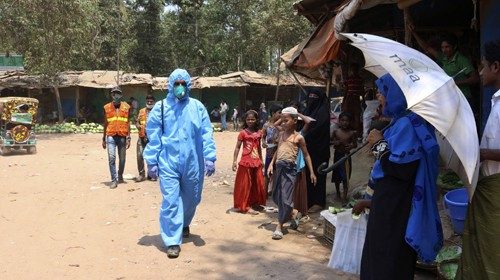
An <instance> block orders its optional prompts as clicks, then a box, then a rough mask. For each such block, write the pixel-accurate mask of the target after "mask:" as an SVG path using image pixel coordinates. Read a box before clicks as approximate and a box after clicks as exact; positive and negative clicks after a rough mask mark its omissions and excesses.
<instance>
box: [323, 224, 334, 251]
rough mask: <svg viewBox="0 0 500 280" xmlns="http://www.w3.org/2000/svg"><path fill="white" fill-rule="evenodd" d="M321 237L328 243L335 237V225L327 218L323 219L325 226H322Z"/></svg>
mask: <svg viewBox="0 0 500 280" xmlns="http://www.w3.org/2000/svg"><path fill="white" fill-rule="evenodd" d="M323 238H324V239H325V240H326V241H327V242H328V243H330V244H332V245H333V239H334V238H335V227H334V226H333V224H332V223H330V222H329V221H328V220H327V219H325V226H324V227H323Z"/></svg>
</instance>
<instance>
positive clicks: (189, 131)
mask: <svg viewBox="0 0 500 280" xmlns="http://www.w3.org/2000/svg"><path fill="white" fill-rule="evenodd" d="M190 89H191V77H190V76H189V74H188V72H187V71H186V70H184V69H176V70H174V71H173V72H172V74H170V77H169V79H168V88H167V97H166V98H165V99H163V100H161V101H158V102H156V104H155V106H154V107H153V109H152V110H151V112H150V113H149V115H148V119H147V122H146V132H147V135H148V139H149V143H148V145H147V146H146V148H145V149H144V159H145V160H146V162H147V164H148V170H149V171H148V175H149V176H150V177H151V178H153V179H155V178H159V181H160V189H161V193H162V196H163V202H162V205H161V208H160V231H161V238H162V239H163V242H164V243H165V245H166V246H167V256H168V257H169V258H176V257H178V256H179V252H180V244H181V243H182V238H183V237H184V238H187V237H189V234H190V232H189V225H190V224H191V221H192V220H193V216H194V213H195V211H196V206H197V205H198V204H199V203H200V200H201V192H202V189H203V178H204V175H207V176H211V175H212V174H213V173H214V172H215V165H214V162H215V160H216V157H215V143H214V140H213V135H212V133H213V130H212V124H211V123H210V119H209V116H208V113H207V110H206V108H205V106H204V105H203V104H202V103H201V102H200V101H198V100H196V99H193V98H190V97H189V92H190Z"/></svg>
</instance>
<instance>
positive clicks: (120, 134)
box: [102, 86, 130, 189]
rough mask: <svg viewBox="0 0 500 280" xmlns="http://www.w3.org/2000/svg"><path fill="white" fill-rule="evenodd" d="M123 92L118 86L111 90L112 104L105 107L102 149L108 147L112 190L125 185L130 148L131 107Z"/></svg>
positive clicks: (110, 186)
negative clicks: (126, 164) (126, 162)
mask: <svg viewBox="0 0 500 280" xmlns="http://www.w3.org/2000/svg"><path fill="white" fill-rule="evenodd" d="M122 97H123V94H122V91H121V89H120V88H119V87H118V86H116V87H114V88H113V89H111V98H112V99H113V101H112V102H110V103H108V104H106V105H104V134H103V136H102V148H103V149H106V147H108V161H109V171H110V173H111V184H110V185H109V188H110V189H114V188H116V187H117V186H118V183H125V181H124V180H123V170H124V169H125V156H126V149H128V148H129V147H130V122H129V114H130V106H129V105H128V104H127V102H122V101H121V100H122ZM117 148H118V176H117V174H116V149H117Z"/></svg>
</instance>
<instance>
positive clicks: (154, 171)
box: [148, 165, 158, 180]
mask: <svg viewBox="0 0 500 280" xmlns="http://www.w3.org/2000/svg"><path fill="white" fill-rule="evenodd" d="M148 176H149V178H151V179H152V180H157V179H158V165H148Z"/></svg>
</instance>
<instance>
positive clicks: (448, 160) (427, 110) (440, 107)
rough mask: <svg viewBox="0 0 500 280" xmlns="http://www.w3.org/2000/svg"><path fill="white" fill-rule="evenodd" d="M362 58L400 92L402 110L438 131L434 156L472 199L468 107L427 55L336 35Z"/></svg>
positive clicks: (475, 151)
mask: <svg viewBox="0 0 500 280" xmlns="http://www.w3.org/2000/svg"><path fill="white" fill-rule="evenodd" d="M342 35H343V36H345V37H347V38H348V39H350V40H351V41H352V42H351V45H352V46H354V47H356V48H358V49H360V50H361V51H362V52H363V55H364V57H365V61H366V65H365V69H366V70H368V71H370V72H372V73H373V74H374V75H376V76H378V77H380V76H381V75H384V74H386V73H389V74H390V75H391V76H392V77H393V78H394V80H395V81H396V82H397V84H398V85H399V87H400V88H401V90H402V91H403V93H404V95H405V98H406V102H407V104H408V109H409V110H411V111H413V112H414V113H416V114H418V115H420V116H421V117H422V118H424V119H425V120H426V121H428V122H429V123H431V124H432V125H433V126H434V127H435V128H436V130H437V131H438V132H439V133H438V134H437V136H438V142H439V145H440V155H441V158H442V160H443V161H444V163H445V164H446V167H448V168H450V169H452V170H453V171H455V172H456V173H457V174H458V176H459V177H460V179H461V180H462V182H464V184H465V185H466V186H467V187H469V194H470V195H469V199H470V198H472V194H473V192H474V188H475V184H476V182H477V176H478V167H479V140H478V137H477V132H476V131H477V130H476V123H475V120H474V115H473V113H472V110H471V108H470V106H469V103H468V102H467V99H465V96H464V95H463V94H462V92H461V91H460V89H459V88H458V87H457V85H456V84H455V82H454V80H453V78H452V77H450V76H448V75H447V74H446V73H445V72H444V70H443V69H441V67H439V65H437V64H436V63H435V62H434V61H433V60H432V59H430V58H429V57H428V56H426V55H424V54H422V53H421V52H419V51H417V50H414V49H412V48H410V47H408V46H406V45H403V44H401V43H398V42H396V41H393V40H390V39H387V38H383V37H379V36H375V35H370V34H359V33H358V34H355V33H342Z"/></svg>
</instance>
